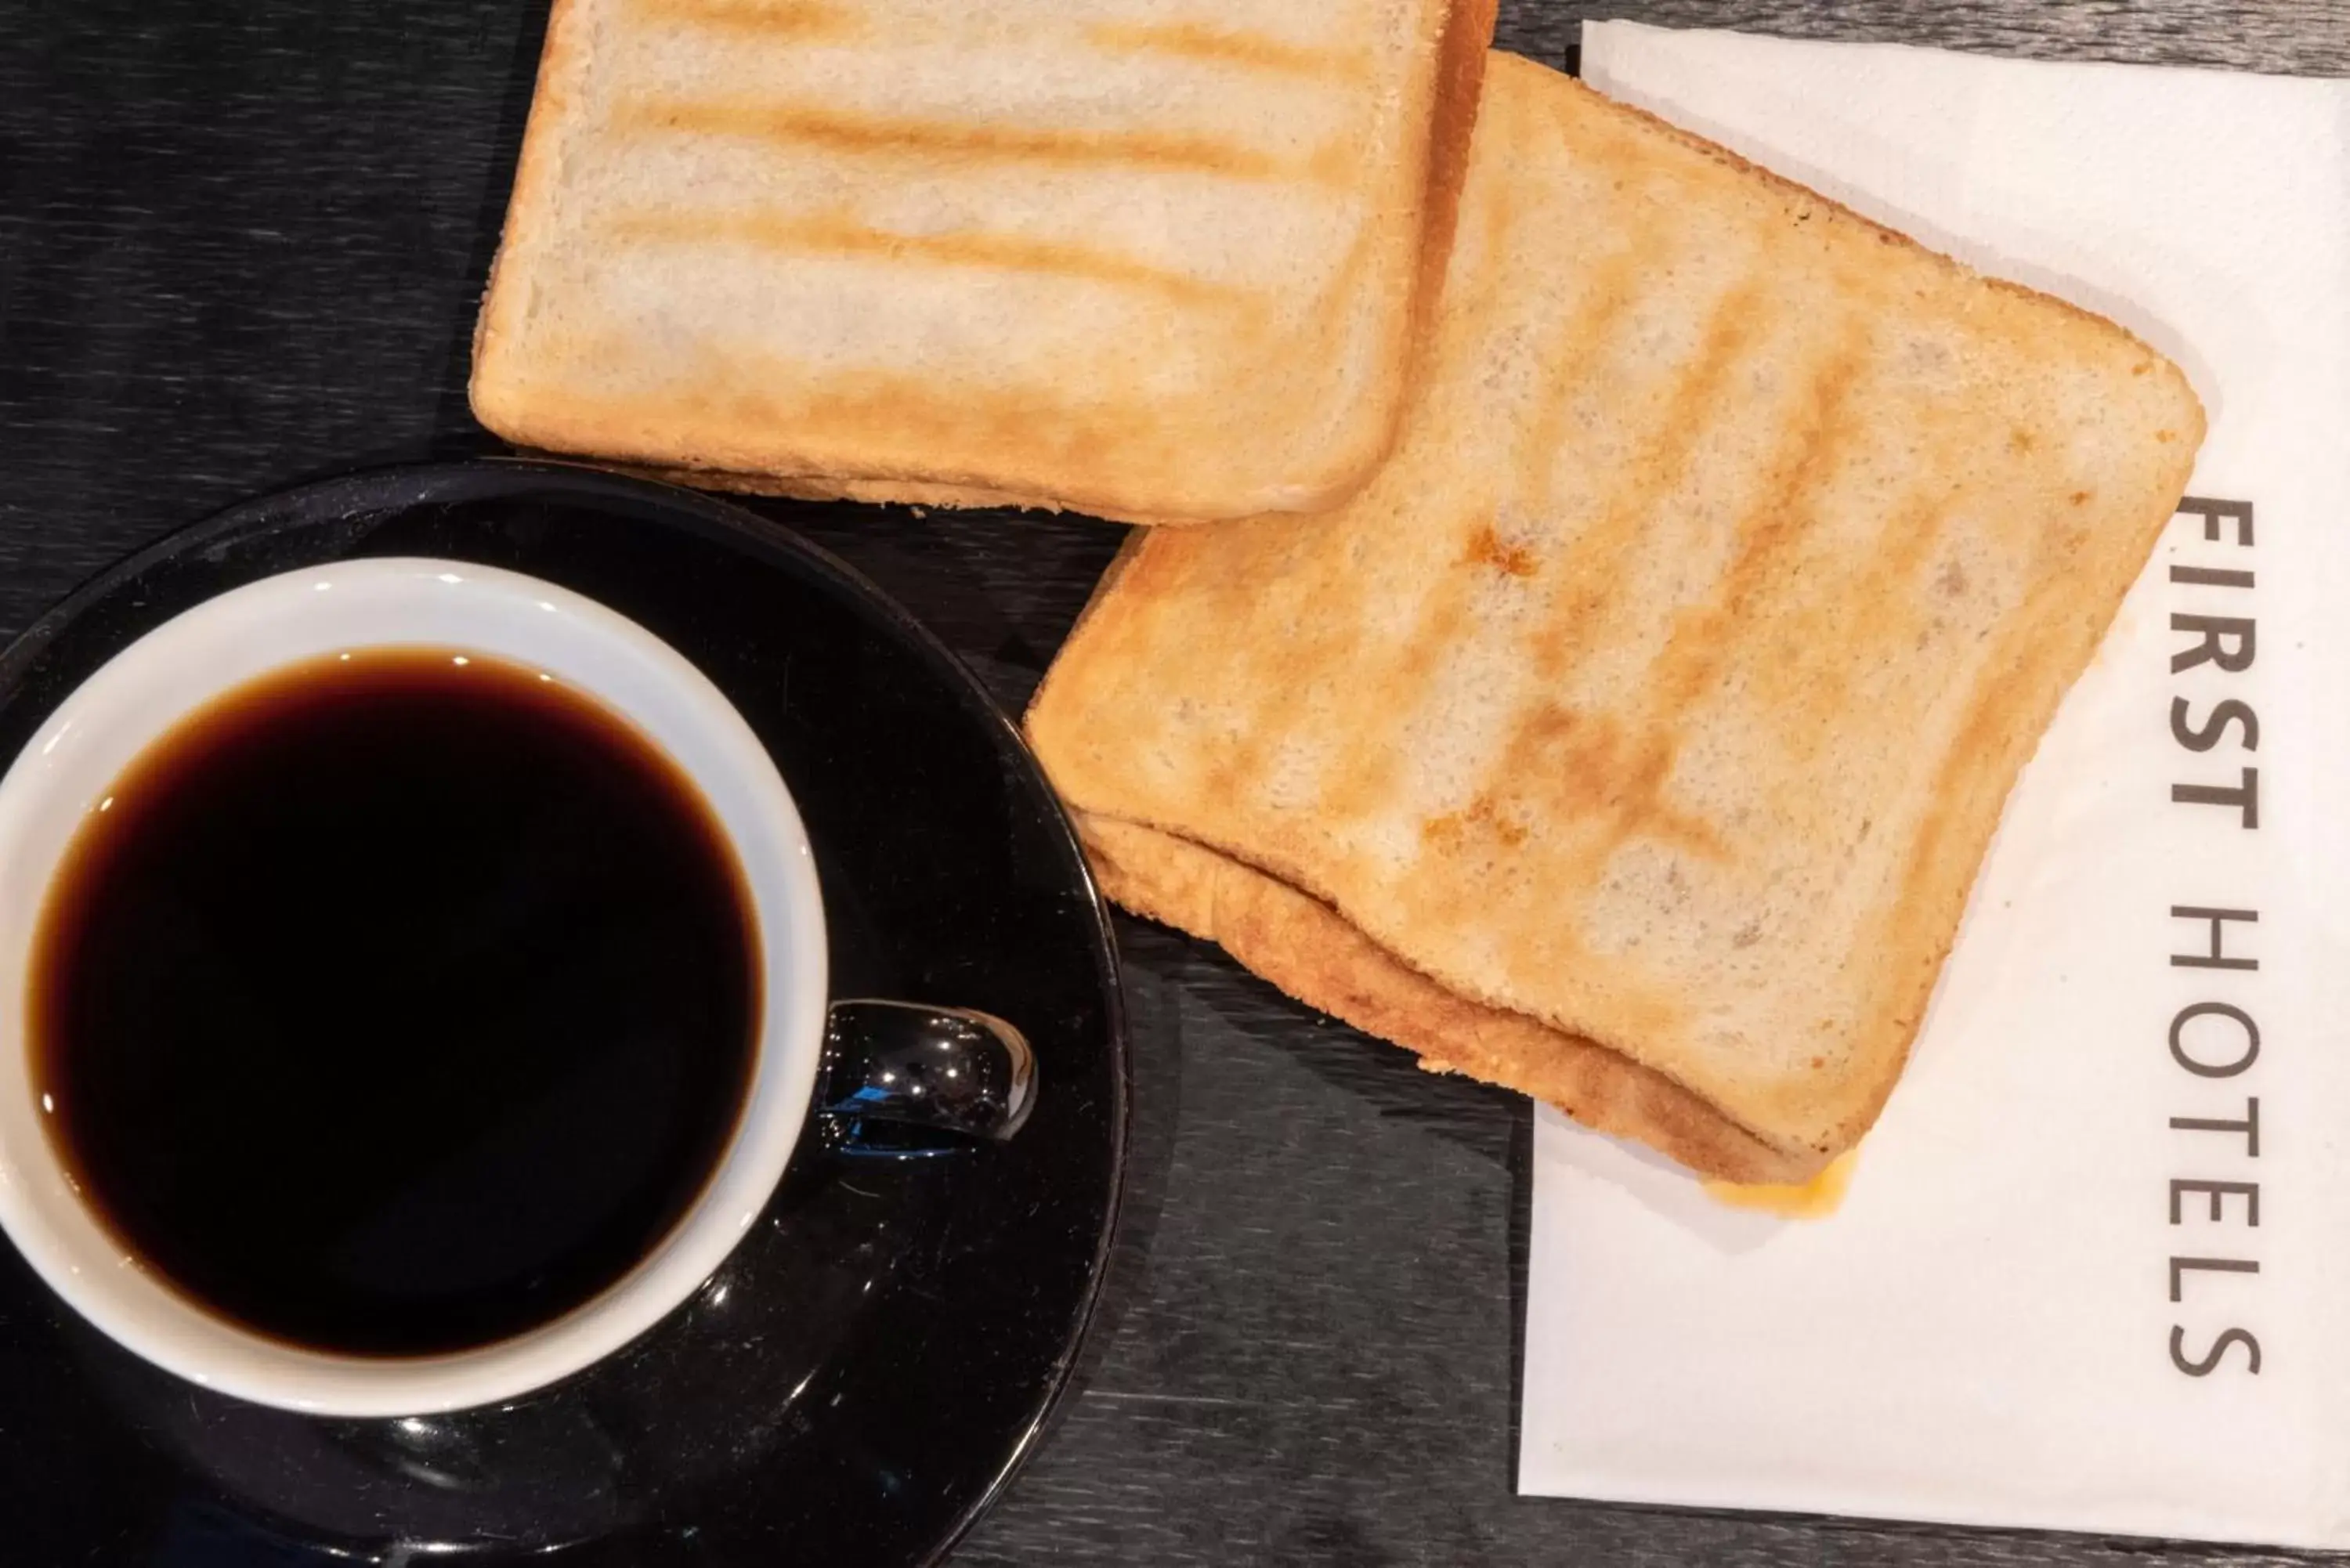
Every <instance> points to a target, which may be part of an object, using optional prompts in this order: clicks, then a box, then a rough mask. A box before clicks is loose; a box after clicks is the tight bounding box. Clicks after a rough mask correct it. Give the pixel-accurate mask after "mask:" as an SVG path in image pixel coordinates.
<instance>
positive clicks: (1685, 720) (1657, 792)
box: [1603, 317, 1867, 857]
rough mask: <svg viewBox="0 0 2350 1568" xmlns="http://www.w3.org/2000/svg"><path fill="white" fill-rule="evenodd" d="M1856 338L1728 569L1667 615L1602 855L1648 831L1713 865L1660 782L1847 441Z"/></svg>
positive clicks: (1859, 332)
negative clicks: (1697, 599) (1703, 593)
mask: <svg viewBox="0 0 2350 1568" xmlns="http://www.w3.org/2000/svg"><path fill="white" fill-rule="evenodd" d="M1866 337H1867V326H1866V320H1865V319H1863V318H1858V317H1856V318H1855V319H1854V320H1853V322H1852V324H1851V325H1850V326H1848V327H1846V331H1845V334H1844V337H1843V340H1842V342H1841V343H1839V344H1838V346H1837V347H1836V348H1835V349H1834V350H1832V351H1831V352H1830V353H1829V354H1828V355H1827V356H1825V358H1824V359H1823V360H1822V362H1821V364H1820V367H1819V369H1817V370H1816V371H1815V372H1814V375H1813V377H1812V380H1811V384H1810V386H1809V387H1808V388H1806V389H1805V391H1804V402H1803V408H1802V411H1801V413H1799V414H1798V415H1797V416H1796V418H1795V420H1794V421H1791V422H1792V423H1793V424H1794V430H1793V431H1792V432H1791V433H1790V435H1789V437H1788V438H1787V440H1786V441H1785V442H1784V444H1783V447H1782V449H1781V450H1782V455H1781V456H1780V457H1779V459H1778V460H1777V461H1776V462H1773V464H1772V470H1773V473H1772V478H1771V481H1770V482H1769V483H1768V485H1767V487H1766V489H1765V490H1764V492H1763V498H1762V502H1761V504H1759V505H1758V506H1757V507H1756V508H1755V509H1754V510H1753V511H1752V513H1750V514H1748V515H1746V516H1745V517H1743V518H1742V519H1740V520H1739V522H1738V524H1736V526H1735V528H1734V530H1733V532H1732V535H1731V537H1732V539H1733V540H1734V545H1733V551H1732V554H1731V560H1730V565H1729V566H1728V568H1727V569H1726V570H1725V571H1724V572H1723V573H1722V574H1721V577H1720V578H1719V579H1717V581H1716V582H1715V584H1714V587H1713V591H1712V593H1711V595H1710V596H1709V597H1707V599H1706V601H1705V602H1704V603H1703V604H1701V605H1698V606H1693V607H1690V608H1688V609H1684V610H1682V611H1681V612H1680V613H1679V615H1677V616H1675V617H1674V618H1673V628H1672V632H1671V635H1670V636H1669V638H1668V639H1667V640H1666V643H1665V647H1664V649H1663V650H1662V651H1661V652H1660V653H1659V655H1658V658H1657V661H1656V663H1655V665H1653V666H1652V667H1651V668H1650V670H1649V672H1648V680H1646V681H1645V682H1644V683H1643V691H1644V692H1645V694H1646V696H1647V699H1648V704H1647V711H1645V713H1644V714H1643V715H1642V718H1641V720H1640V723H1639V732H1640V733H1641V734H1642V735H1643V736H1644V737H1645V741H1644V743H1643V745H1642V747H1641V755H1640V758H1639V760H1638V763H1637V764H1636V765H1635V767H1634V768H1633V770H1632V772H1631V777H1630V780H1629V781H1628V788H1627V793H1626V795H1625V797H1624V798H1623V800H1622V801H1621V802H1620V803H1616V810H1615V811H1614V813H1613V815H1614V819H1615V820H1614V822H1613V824H1612V827H1613V830H1614V836H1613V839H1612V840H1611V841H1610V842H1608V843H1607V845H1606V846H1605V848H1604V850H1603V855H1605V854H1612V853H1613V852H1614V851H1615V850H1616V848H1617V846H1620V845H1621V844H1622V843H1623V842H1624V841H1625V840H1626V839H1627V838H1629V837H1631V836H1633V835H1635V834H1637V833H1640V832H1642V831H1643V830H1647V829H1650V828H1652V827H1664V828H1667V829H1669V830H1670V832H1671V835H1672V836H1675V837H1679V838H1683V839H1684V840H1689V841H1691V846H1692V847H1699V848H1701V849H1704V850H1706V851H1707V852H1709V853H1710V854H1711V856H1713V857H1719V856H1720V855H1721V852H1722V846H1721V839H1720V838H1719V836H1717V835H1715V833H1714V832H1713V830H1712V828H1711V826H1710V825H1708V824H1705V823H1702V822H1699V821H1696V820H1694V819H1690V818H1687V817H1684V816H1681V815H1679V814H1677V813H1675V812H1674V811H1673V809H1672V808H1671V806H1669V805H1668V804H1667V803H1666V801H1665V798H1664V787H1665V784H1666V781H1667V780H1668V779H1669V777H1670V776H1671V774H1672V769H1673V763H1674V762H1675V761H1676V760H1677V758H1678V756H1679V750H1680V736H1681V733H1682V732H1683V731H1684V730H1685V729H1687V728H1688V727H1689V723H1690V710H1691V709H1692V708H1694V707H1695V706H1696V704H1697V703H1698V701H1700V699H1702V698H1703V697H1704V696H1705V695H1706V694H1707V692H1709V691H1711V690H1712V688H1713V686H1714V683H1715V681H1716V680H1718V679H1719V678H1720V676H1721V669H1722V666H1723V665H1724V664H1725V663H1726V662H1727V661H1728V660H1729V658H1730V656H1731V653H1732V652H1734V651H1736V650H1737V649H1738V635H1739V631H1740V628H1741V625H1742V622H1743V621H1744V620H1745V618H1746V617H1747V614H1748V612H1749V608H1750V607H1751V605H1752V601H1753V599H1754V598H1755V597H1757V595H1758V594H1759V593H1760V592H1761V590H1762V589H1763V586H1764V585H1765V584H1766V583H1767V582H1768V581H1769V580H1770V575H1771V572H1772V570H1773V567H1774V566H1776V565H1777V563H1778V562H1779V561H1780V559H1781V558H1783V556H1785V555H1786V554H1787V553H1788V552H1789V551H1790V550H1791V549H1792V548H1793V547H1794V545H1796V544H1797V543H1798V542H1799V541H1800V540H1801V539H1802V538H1803V537H1804V535H1805V534H1806V533H1807V532H1808V531H1809V530H1810V528H1811V525H1812V521H1813V519H1812V514H1811V511H1810V509H1809V507H1808V506H1807V505H1806V501H1807V499H1808V498H1809V497H1810V496H1811V495H1812V494H1813V493H1814V492H1816V491H1817V490H1818V489H1819V488H1820V487H1821V486H1822V485H1823V484H1825V483H1826V482H1827V481H1828V479H1829V478H1830V476H1831V475H1832V474H1833V472H1834V471H1835V459H1836V457H1837V454H1838V453H1839V452H1840V450H1841V449H1842V447H1843V445H1844V444H1845V441H1846V438H1847V437H1848V436H1849V435H1850V433H1851V430H1852V426H1851V424H1850V422H1849V421H1847V420H1846V418H1845V410H1846V406H1847V405H1848V404H1849V403H1850V401H1851V400H1852V394H1853V390H1854V388H1855V387H1856V385H1857V384H1858V382H1859V380H1860V379H1861V370H1862V367H1863V365H1864V362H1865V353H1866Z"/></svg>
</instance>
